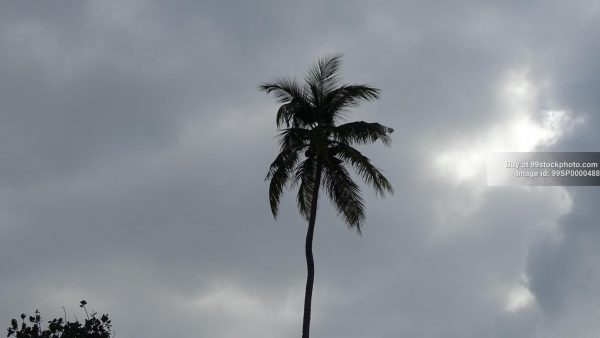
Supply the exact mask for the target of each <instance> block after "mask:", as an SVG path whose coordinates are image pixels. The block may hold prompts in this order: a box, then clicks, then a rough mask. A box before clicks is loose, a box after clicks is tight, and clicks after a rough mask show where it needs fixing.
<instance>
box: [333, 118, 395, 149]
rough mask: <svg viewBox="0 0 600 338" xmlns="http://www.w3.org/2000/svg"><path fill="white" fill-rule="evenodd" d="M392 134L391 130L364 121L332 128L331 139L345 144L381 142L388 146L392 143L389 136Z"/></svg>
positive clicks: (392, 130)
mask: <svg viewBox="0 0 600 338" xmlns="http://www.w3.org/2000/svg"><path fill="white" fill-rule="evenodd" d="M393 132H394V129H392V128H389V127H386V126H384V125H381V124H379V123H368V122H365V121H358V122H349V123H345V124H342V125H339V126H336V127H334V128H332V136H333V139H334V140H336V141H338V142H341V143H347V144H353V143H358V144H364V143H373V142H375V141H377V140H381V142H383V144H385V145H386V146H389V145H390V144H391V142H392V139H391V137H390V136H389V134H391V133H393Z"/></svg>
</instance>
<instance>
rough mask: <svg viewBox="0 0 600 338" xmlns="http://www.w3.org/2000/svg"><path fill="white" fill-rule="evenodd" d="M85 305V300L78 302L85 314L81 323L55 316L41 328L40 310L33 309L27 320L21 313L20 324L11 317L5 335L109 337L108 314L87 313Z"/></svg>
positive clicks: (80, 337) (22, 336)
mask: <svg viewBox="0 0 600 338" xmlns="http://www.w3.org/2000/svg"><path fill="white" fill-rule="evenodd" d="M86 305H87V302H86V301H85V300H82V301H81V303H79V307H81V308H83V311H84V312H85V316H86V319H85V322H84V323H83V324H82V323H80V322H79V320H75V321H74V322H69V321H67V319H66V318H64V319H63V318H58V319H56V318H55V319H53V320H51V321H49V322H48V327H47V328H46V329H42V317H41V315H40V312H39V311H38V310H35V316H29V318H28V319H29V321H27V320H26V318H27V315H26V314H21V325H19V322H18V321H17V320H16V319H12V320H11V322H10V326H9V328H8V330H7V331H8V334H7V335H6V336H7V337H16V338H110V337H111V328H112V324H111V321H110V319H109V318H108V315H106V314H103V315H102V316H100V318H98V317H96V315H97V313H96V312H92V313H91V314H89V313H88V311H87V309H86V308H85V306H86ZM65 317H66V313H65ZM75 319H77V317H75ZM113 337H114V334H113Z"/></svg>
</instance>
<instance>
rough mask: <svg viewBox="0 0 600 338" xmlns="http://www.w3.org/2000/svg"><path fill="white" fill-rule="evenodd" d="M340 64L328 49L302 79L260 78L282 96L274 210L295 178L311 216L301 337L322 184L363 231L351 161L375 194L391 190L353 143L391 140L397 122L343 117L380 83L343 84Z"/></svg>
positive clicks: (306, 324) (305, 336)
mask: <svg viewBox="0 0 600 338" xmlns="http://www.w3.org/2000/svg"><path fill="white" fill-rule="evenodd" d="M340 65H341V55H332V56H327V57H324V58H321V59H319V60H318V61H317V62H316V64H315V65H314V66H313V67H312V68H311V69H310V70H309V72H308V74H307V76H306V78H305V81H304V84H302V85H301V84H299V83H298V82H297V81H296V80H295V79H294V78H283V77H282V78H277V79H275V80H274V81H273V82H269V83H263V84H262V85H260V90H262V91H264V92H266V93H267V94H273V95H274V97H275V98H276V99H277V102H278V103H280V104H281V107H280V108H279V110H278V111H277V118H276V124H277V128H278V130H279V134H278V139H279V146H280V152H279V154H278V155H277V157H276V158H275V160H274V161H273V163H271V166H270V168H269V171H268V174H267V177H266V180H270V184H269V202H270V205H271V211H272V213H273V216H274V217H275V218H277V214H278V211H279V201H280V198H281V196H282V194H283V190H284V188H285V187H286V186H287V185H290V186H291V187H292V188H295V187H297V188H298V195H297V204H298V210H299V211H300V214H301V215H302V216H303V217H304V218H306V219H307V220H308V230H307V233H306V246H305V251H306V265H307V270H308V274H307V278H306V291H305V296H304V318H303V323H302V338H309V332H310V314H311V301H312V290H313V282H314V273H315V269H314V260H313V253H312V243H313V234H314V231H315V220H316V216H317V204H318V199H319V192H320V191H319V190H320V188H323V189H324V190H325V192H326V193H327V195H328V196H329V198H330V199H331V202H332V204H333V206H334V207H335V208H336V209H337V212H338V214H339V215H340V216H341V217H342V218H343V219H344V221H345V223H346V224H347V226H348V227H349V228H350V229H353V230H356V231H357V232H358V233H359V234H360V232H361V226H362V225H363V222H364V220H365V209H364V200H363V198H362V197H361V192H360V188H359V186H358V185H357V184H356V183H355V182H354V180H353V179H352V177H351V176H350V173H349V172H348V167H351V168H353V169H354V170H355V171H356V172H357V173H358V175H359V176H360V177H362V179H363V180H364V181H365V182H366V183H367V184H369V185H371V186H372V187H373V189H374V190H375V192H376V193H377V194H378V195H380V196H384V195H385V194H386V193H393V189H392V186H391V185H390V183H389V182H388V180H387V179H386V178H385V177H384V176H383V174H382V173H381V171H380V170H379V169H377V168H376V167H375V166H373V164H371V162H370V160H369V159H368V158H367V157H365V156H364V155H363V154H361V153H360V152H359V151H358V150H357V149H355V148H354V147H353V145H355V144H366V143H372V142H375V141H378V140H380V141H381V142H383V144H385V145H388V146H389V144H390V142H391V139H390V136H389V134H391V133H392V132H393V129H392V128H388V127H386V126H383V125H381V124H379V123H367V122H364V121H359V122H349V123H343V124H340V122H343V121H344V119H345V117H346V116H347V113H348V111H349V109H350V108H353V107H356V106H357V105H359V104H360V103H361V102H363V101H371V100H374V99H377V98H378V97H379V92H380V90H379V89H377V88H373V87H370V86H368V85H364V84H339V70H340Z"/></svg>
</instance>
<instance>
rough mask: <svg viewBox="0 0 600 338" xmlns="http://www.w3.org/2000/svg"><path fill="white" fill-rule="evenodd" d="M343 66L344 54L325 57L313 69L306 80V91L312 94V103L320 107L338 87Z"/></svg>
mask: <svg viewBox="0 0 600 338" xmlns="http://www.w3.org/2000/svg"><path fill="white" fill-rule="evenodd" d="M341 64H342V54H333V55H329V56H325V57H323V58H321V59H319V60H318V61H317V63H316V64H315V65H314V66H313V67H311V68H310V69H309V71H308V74H307V76H306V79H305V83H306V84H305V90H306V91H307V92H310V93H311V94H312V95H311V101H312V103H313V104H314V105H315V106H318V105H320V104H321V102H322V101H323V98H324V97H325V96H327V95H328V94H329V93H330V92H331V91H333V90H334V88H335V87H336V85H337V83H338V80H339V70H340V66H341Z"/></svg>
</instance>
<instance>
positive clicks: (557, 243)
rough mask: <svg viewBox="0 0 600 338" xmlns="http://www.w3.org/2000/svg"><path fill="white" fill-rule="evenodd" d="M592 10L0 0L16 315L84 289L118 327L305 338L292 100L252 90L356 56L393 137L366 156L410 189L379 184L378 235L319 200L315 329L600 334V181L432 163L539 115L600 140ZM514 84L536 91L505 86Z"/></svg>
mask: <svg viewBox="0 0 600 338" xmlns="http://www.w3.org/2000/svg"><path fill="white" fill-rule="evenodd" d="M597 16H598V7H597V5H595V4H593V3H590V2H587V1H576V2H572V3H570V4H569V6H567V5H565V4H564V3H562V2H544V3H541V2H530V3H522V2H487V3H477V4H474V3H471V2H466V1H461V2H453V3H452V4H450V3H435V2H413V1H405V2H401V3H397V2H388V1H378V2H375V3H372V4H369V5H368V6H367V5H365V4H363V3H360V2H353V1H350V2H343V3H341V2H329V3H327V4H322V3H319V2H308V3H305V4H302V5H300V4H292V3H282V2H276V3H273V2H270V1H260V2H253V3H249V2H242V1H238V2H228V3H227V4H225V3H223V2H216V1H208V2H192V1H178V2H170V3H169V4H167V3H159V2H152V1H119V2H116V1H112V2H111V1H109V2H102V3H78V4H76V5H73V4H70V5H69V6H59V5H57V4H56V3H52V4H50V3H43V4H35V5H32V4H30V3H25V2H19V3H11V4H10V5H9V4H3V5H2V8H0V28H1V29H0V32H1V33H0V79H2V80H0V99H2V102H3V105H2V106H3V108H2V112H1V113H0V201H1V203H0V256H2V257H4V258H5V259H3V260H0V268H1V269H2V270H3V271H4V272H5V273H3V274H2V277H1V280H0V285H2V287H1V288H0V304H2V306H1V307H0V318H4V319H5V320H6V323H8V321H9V319H10V318H12V317H14V316H16V315H18V314H20V313H21V312H31V311H33V310H34V309H35V308H40V310H42V311H43V313H44V314H46V316H47V317H51V316H59V315H62V310H61V306H63V305H65V306H67V308H69V306H71V307H72V310H69V312H75V311H76V308H75V305H76V304H77V302H78V301H79V300H80V299H83V298H86V299H87V300H88V301H89V303H90V304H91V306H92V307H93V308H94V309H96V310H97V311H99V312H108V313H110V314H111V316H112V317H113V322H114V324H115V328H116V330H117V334H118V336H123V337H135V336H144V337H163V336H182V337H183V336H186V337H187V336H200V337H224V338H228V337H238V336H240V335H242V334H243V335H246V336H263V337H293V336H297V335H298V333H299V327H300V326H299V323H300V316H301V306H302V296H303V292H302V291H303V284H304V278H305V276H304V273H305V268H304V257H303V251H302V247H303V240H304V231H305V224H304V221H303V220H302V219H301V218H300V217H299V216H298V215H297V212H296V210H295V204H294V194H293V193H290V194H289V195H288V196H286V198H285V199H284V201H283V204H282V212H281V215H280V217H279V219H278V220H277V221H274V220H273V219H272V217H271V216H270V214H269V209H268V205H267V198H266V197H267V196H266V184H265V183H264V181H263V179H264V175H265V174H266V168H267V165H268V164H269V163H270V161H271V160H272V157H273V156H274V155H275V151H276V144H275V140H274V139H273V136H274V135H275V125H274V119H273V117H274V113H275V111H276V108H277V107H276V105H275V103H274V101H273V100H272V99H271V98H268V97H265V96H264V95H263V94H262V93H259V92H258V91H257V85H258V84H259V83H260V82H262V81H267V80H269V79H271V78H272V77H273V76H276V75H282V74H290V75H293V74H296V75H298V76H300V77H301V76H302V74H303V72H304V71H305V69H306V68H307V66H308V65H310V63H311V62H312V61H313V60H314V59H315V58H316V57H318V56H320V55H323V54H326V53H331V52H337V51H341V52H344V53H345V55H346V57H345V67H344V71H343V73H344V77H345V79H347V80H348V81H349V82H368V83H370V84H373V85H375V86H377V87H381V88H382V89H383V96H382V100H381V101H379V102H376V103H372V104H369V105H365V106H364V107H361V108H360V109H357V111H356V114H354V115H352V118H357V119H361V120H368V121H378V122H381V123H383V124H386V125H390V126H392V127H394V129H395V130H396V132H395V134H394V144H393V145H392V147H391V148H389V149H387V148H384V147H380V146H379V145H378V146H377V147H365V148H364V150H365V152H366V153H368V154H369V156H370V157H372V159H373V161H374V162H375V163H377V164H378V165H379V166H380V167H381V168H383V169H384V170H385V171H386V173H387V174H388V177H389V178H390V179H391V181H392V182H393V184H394V187H395V189H396V191H397V193H396V195H395V196H393V197H391V198H388V199H386V200H380V199H376V198H373V195H372V194H371V193H369V192H367V191H365V196H366V198H367V216H368V218H367V220H368V221H367V225H366V228H365V234H364V236H362V237H359V236H356V235H355V234H353V233H351V232H350V231H348V230H347V229H345V226H344V225H343V224H342V221H341V220H339V219H338V218H337V217H336V215H335V213H334V212H333V210H332V209H331V208H330V207H329V205H328V203H327V202H326V201H325V200H323V202H322V207H321V209H320V213H319V216H318V220H317V234H316V238H315V254H316V264H317V276H316V286H315V287H316V288H315V298H314V307H313V311H314V312H313V315H314V317H313V318H314V320H313V325H314V329H313V332H314V333H313V334H314V335H315V336H328V337H346V338H348V337H397V336H416V337H431V338H434V337H448V336H451V337H533V336H542V337H565V336H568V337H592V336H593V334H594V332H596V331H597V329H598V327H597V325H596V324H595V323H596V322H597V320H596V319H597V311H596V310H595V308H596V306H595V305H596V304H598V301H600V300H598V297H597V296H598V295H597V292H596V291H595V289H597V287H596V286H597V285H598V279H597V278H596V277H597V275H598V269H597V268H596V267H595V265H594V264H593V262H594V258H595V257H596V256H597V255H596V254H597V252H596V249H594V248H595V247H597V245H596V244H597V243H598V236H597V230H596V229H595V227H594V225H595V224H596V223H597V222H596V221H595V216H596V212H595V208H594V204H593V201H595V200H597V198H595V197H597V196H596V195H597V194H596V193H595V190H594V189H593V188H589V189H587V188H576V189H568V190H566V189H563V188H547V187H544V188H526V189H525V188H523V189H521V188H494V189H491V188H487V187H485V173H484V172H482V171H481V170H478V169H477V167H473V168H475V169H473V171H472V172H470V173H469V175H466V176H465V178H464V179H463V180H454V179H453V178H452V177H451V176H452V175H453V172H452V171H451V170H450V169H448V168H447V167H439V166H438V165H437V164H436V163H437V162H436V158H437V157H438V156H439V155H440V154H446V153H448V154H458V156H457V157H452V158H453V159H454V160H455V161H461V160H465V157H464V155H465V154H468V153H469V152H470V151H472V149H476V150H478V151H480V150H481V149H484V150H485V148H486V147H487V146H488V145H489V144H491V143H493V142H496V141H498V140H501V141H502V142H508V143H510V142H513V141H514V140H512V139H511V140H508V139H510V138H513V139H516V141H515V142H517V143H519V142H518V141H521V139H523V140H525V139H527V137H529V136H528V135H525V134H522V133H518V132H517V133H513V132H512V131H511V129H510V128H508V127H506V125H507V123H508V124H510V123H512V122H511V121H513V120H514V119H517V118H525V117H527V118H528V119H529V120H528V121H529V122H530V123H531V125H533V126H542V127H543V122H544V121H543V119H544V111H546V110H560V111H566V112H568V113H569V114H571V115H569V116H571V117H572V119H576V118H577V117H581V118H584V119H585V123H583V124H574V127H573V128H572V129H573V130H572V131H570V132H569V131H568V130H566V128H565V130H564V133H562V134H560V135H559V136H557V138H556V140H555V141H556V142H555V143H552V142H546V143H544V142H542V141H540V140H537V139H536V140H534V141H535V142H534V143H532V144H533V145H532V149H530V150H534V149H538V150H548V151H549V150H573V151H593V150H596V149H595V148H594V147H595V146H596V145H597V144H598V142H597V137H596V135H595V132H594V131H595V129H596V128H595V126H597V124H598V120H597V118H596V117H595V116H594V112H595V110H597V108H598V106H599V102H598V98H597V95H595V93H596V91H595V88H598V83H597V81H598V79H597V77H596V76H594V74H596V73H597V72H594V70H596V69H597V67H598V65H597V63H596V62H595V60H597V57H595V56H597V54H598V48H597V46H596V40H597V39H595V35H594V33H595V32H596V31H597V22H598V20H597ZM511 74H512V75H511ZM514 74H517V75H514ZM511 76H517V78H519V76H522V77H523V79H522V82H523V83H521V84H524V85H528V86H529V87H531V88H532V89H531V93H529V94H527V95H528V96H527V97H526V99H523V100H525V101H526V102H525V101H524V103H522V102H521V103H519V102H520V101H519V102H517V103H515V102H512V101H511V99H507V98H506V97H505V96H503V95H504V94H503V93H504V92H503V90H504V89H503V88H504V86H506V83H507V81H508V80H507V79H509V80H510V79H511ZM519 79H520V78H519ZM507 100H508V101H507ZM519 104H520V105H519ZM515 107H517V108H519V109H521V108H522V109H525V111H520V110H519V109H517V108H515ZM561 127H564V126H561ZM503 128H504V129H503ZM498 130H500V131H498ZM498 133H499V134H501V136H503V137H504V139H503V138H502V137H499V136H498V135H497V134H498ZM503 133H505V134H506V135H505V134H503ZM490 139H493V140H492V141H493V142H492V141H490ZM507 140H508V141H507ZM490 142H491V143H490ZM498 142H500V141H498ZM523 142H525V141H523ZM519 144H520V143H519ZM479 164H480V163H479ZM474 165H477V162H474ZM448 170H450V171H449V172H446V171H448ZM48 319H50V318H48Z"/></svg>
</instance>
